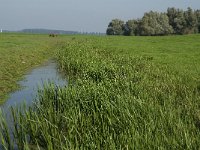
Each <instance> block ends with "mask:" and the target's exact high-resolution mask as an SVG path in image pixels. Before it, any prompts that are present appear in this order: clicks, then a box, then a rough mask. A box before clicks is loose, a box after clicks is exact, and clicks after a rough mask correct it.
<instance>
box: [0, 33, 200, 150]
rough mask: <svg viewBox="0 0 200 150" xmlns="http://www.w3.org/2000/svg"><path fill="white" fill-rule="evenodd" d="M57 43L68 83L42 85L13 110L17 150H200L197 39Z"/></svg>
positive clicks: (68, 40) (83, 38)
mask: <svg viewBox="0 0 200 150" xmlns="http://www.w3.org/2000/svg"><path fill="white" fill-rule="evenodd" d="M23 36H24V35H23ZM37 36H38V37H37V39H39V38H41V39H42V37H43V36H39V35H37ZM43 38H44V37H43ZM17 39H20V38H17ZM50 40H52V39H50ZM41 41H42V40H41ZM41 41H37V40H36V39H35V43H36V44H37V42H41ZM44 41H45V42H44ZM52 41H55V39H53V40H52ZM42 42H44V43H45V45H43V46H47V45H48V44H49V43H48V42H49V39H48V38H46V37H45V38H44V39H43V41H42ZM57 42H59V44H58V43H57ZM57 42H56V43H57V44H55V43H53V45H54V46H53V45H51V46H50V47H54V50H53V51H54V52H55V54H54V55H52V56H53V57H55V58H56V59H57V61H58V63H59V66H60V70H61V71H63V72H64V73H65V74H66V75H67V78H68V81H69V85H68V86H67V87H64V88H60V87H55V86H53V85H49V86H46V87H45V89H44V90H41V91H39V94H40V97H39V99H38V103H37V105H34V106H33V108H30V109H28V110H27V111H26V112H25V114H24V115H22V114H21V113H20V112H18V111H17V110H15V109H13V117H14V121H15V123H14V126H15V130H14V136H15V137H16V139H15V140H16V141H15V142H16V143H17V145H18V148H19V149H29V148H33V149H34V148H35V149H36V147H37V148H44V149H52V150H53V149H199V148H200V144H199V140H200V111H199V110H200V78H199V75H200V67H199V66H200V44H199V43H200V35H188V36H167V37H120V36H119V37H117V36H116V37H112V36H110V37H108V36H102V37H97V36H96V37H95V36H63V37H60V39H59V41H57ZM50 43H52V42H50ZM46 44H47V45H46ZM33 45H34V43H32V44H31V46H32V47H33ZM36 51H37V50H36ZM41 54H42V53H40V54H38V55H39V56H41ZM10 55H12V54H10ZM13 65H14V64H13ZM0 85H1V84H0ZM0 127H1V130H2V131H3V132H1V133H0V137H1V142H2V143H3V145H4V146H5V147H9V148H12V146H13V142H12V141H11V140H10V139H9V136H8V135H9V134H8V133H7V131H8V130H7V128H6V124H4V122H3V121H1V124H0Z"/></svg>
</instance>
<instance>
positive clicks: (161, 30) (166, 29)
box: [140, 11, 173, 35]
mask: <svg viewBox="0 0 200 150" xmlns="http://www.w3.org/2000/svg"><path fill="white" fill-rule="evenodd" d="M140 30H141V33H140V34H141V35H167V34H171V33H172V32H173V28H172V26H170V25H169V18H168V16H167V15H166V14H165V13H158V12H153V11H150V12H149V13H145V14H144V16H143V18H142V20H141V27H140Z"/></svg>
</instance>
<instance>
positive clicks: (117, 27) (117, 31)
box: [106, 19, 124, 35]
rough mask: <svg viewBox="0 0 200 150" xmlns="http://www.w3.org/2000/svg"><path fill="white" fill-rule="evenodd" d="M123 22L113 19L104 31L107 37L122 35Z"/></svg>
mask: <svg viewBox="0 0 200 150" xmlns="http://www.w3.org/2000/svg"><path fill="white" fill-rule="evenodd" d="M123 32H124V21H122V20H120V19H113V20H112V21H111V22H110V23H109V25H108V28H107V30H106V34H107V35H123Z"/></svg>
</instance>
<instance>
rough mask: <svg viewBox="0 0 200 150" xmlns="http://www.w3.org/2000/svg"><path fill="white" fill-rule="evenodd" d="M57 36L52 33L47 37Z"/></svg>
mask: <svg viewBox="0 0 200 150" xmlns="http://www.w3.org/2000/svg"><path fill="white" fill-rule="evenodd" d="M57 36H58V35H57V34H54V33H50V34H49V37H57Z"/></svg>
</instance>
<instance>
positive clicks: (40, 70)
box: [0, 61, 67, 114]
mask: <svg viewBox="0 0 200 150" xmlns="http://www.w3.org/2000/svg"><path fill="white" fill-rule="evenodd" d="M49 81H50V82H53V83H54V84H56V85H58V86H65V85H67V81H66V80H65V79H64V78H63V76H62V74H61V73H59V72H58V70H57V67H56V63H55V62H54V61H49V62H47V63H46V64H44V65H42V66H40V67H37V68H35V69H33V70H32V71H31V72H29V73H28V74H27V75H25V77H24V80H22V81H20V82H19V84H20V86H21V87H22V89H20V90H18V91H15V92H13V93H11V94H10V96H9V99H8V100H7V101H6V102H5V103H4V104H3V105H1V106H0V108H1V109H2V110H3V111H4V113H5V114H6V113H8V111H9V107H10V106H15V107H17V106H19V105H21V104H22V103H24V102H25V103H26V105H27V106H31V105H32V103H33V102H34V100H35V98H36V96H37V90H38V87H42V86H43V84H44V83H47V82H49Z"/></svg>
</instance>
